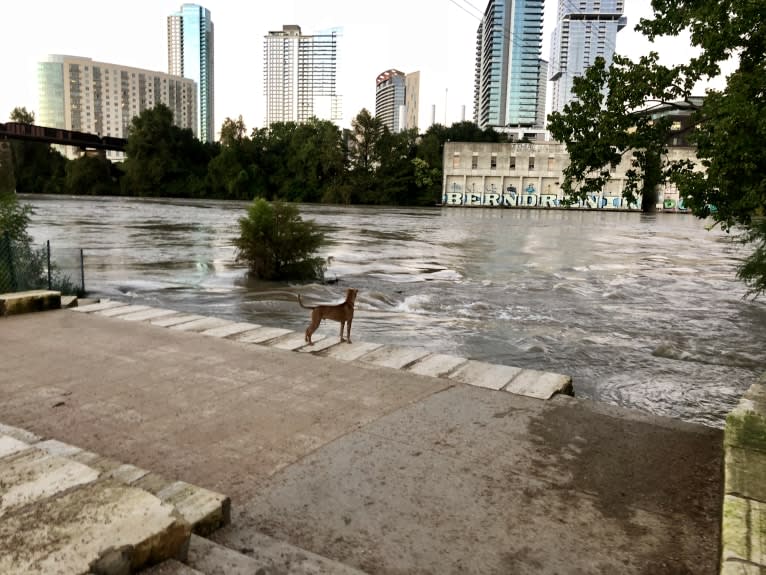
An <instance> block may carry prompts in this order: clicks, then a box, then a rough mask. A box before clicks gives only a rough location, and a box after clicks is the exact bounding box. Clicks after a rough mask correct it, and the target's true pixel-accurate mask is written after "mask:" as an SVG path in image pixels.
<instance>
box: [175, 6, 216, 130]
mask: <svg viewBox="0 0 766 575" xmlns="http://www.w3.org/2000/svg"><path fill="white" fill-rule="evenodd" d="M168 72H169V73H170V74H173V75H174V76H183V77H184V78H190V79H192V80H194V81H195V82H196V83H197V94H198V96H197V105H198V106H199V108H198V113H197V117H198V118H199V125H198V126H197V127H196V128H195V131H194V133H195V135H196V136H197V137H198V138H199V139H200V140H202V141H203V142H212V141H213V140H214V139H215V121H214V118H213V111H214V107H213V106H214V97H213V94H214V80H213V77H214V75H213V21H212V20H211V19H210V10H208V9H207V8H203V7H202V6H198V5H197V4H183V5H182V6H181V9H180V10H179V11H178V12H176V13H175V14H171V15H170V16H168Z"/></svg>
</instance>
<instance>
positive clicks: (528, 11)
mask: <svg viewBox="0 0 766 575" xmlns="http://www.w3.org/2000/svg"><path fill="white" fill-rule="evenodd" d="M543 3H544V0H490V1H489V3H488V4H487V8H486V10H485V11H484V17H483V19H482V21H481V23H480V24H479V27H478V29H477V31H476V72H475V76H474V81H475V84H474V121H475V122H476V123H477V124H478V125H479V127H481V128H486V127H490V126H491V127H497V128H502V127H507V126H512V127H542V126H543V124H544V121H545V118H544V117H542V114H541V113H540V109H541V108H540V106H539V101H540V99H541V98H542V99H543V101H544V99H545V85H544V82H543V85H542V86H541V74H540V71H541V67H544V66H545V62H544V61H543V60H541V59H540V52H541V50H542V32H543ZM543 109H544V106H543Z"/></svg>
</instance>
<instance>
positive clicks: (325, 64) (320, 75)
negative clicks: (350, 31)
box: [263, 25, 341, 126]
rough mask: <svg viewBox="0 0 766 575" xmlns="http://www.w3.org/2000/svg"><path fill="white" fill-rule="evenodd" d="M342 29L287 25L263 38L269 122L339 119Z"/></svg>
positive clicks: (266, 122)
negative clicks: (307, 30)
mask: <svg viewBox="0 0 766 575" xmlns="http://www.w3.org/2000/svg"><path fill="white" fill-rule="evenodd" d="M337 48H338V32H337V30H329V31H327V32H322V33H319V34H315V35H303V34H302V33H301V28H300V26H295V25H285V26H282V30H279V31H275V32H269V33H268V34H267V35H266V36H265V37H264V42H263V92H264V95H265V96H266V118H265V124H266V126H269V125H270V124H273V123H275V122H297V123H303V122H306V121H307V120H309V119H310V118H312V117H317V118H319V119H320V120H328V121H331V122H338V121H340V120H341V99H340V96H339V95H338V93H337V87H336V67H337Z"/></svg>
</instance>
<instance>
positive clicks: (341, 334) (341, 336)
mask: <svg viewBox="0 0 766 575" xmlns="http://www.w3.org/2000/svg"><path fill="white" fill-rule="evenodd" d="M345 324H346V322H345V321H343V320H340V341H341V343H343V342H344V341H346V340H345V339H343V326H344V325H345Z"/></svg>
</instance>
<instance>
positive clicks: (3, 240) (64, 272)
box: [0, 234, 85, 296]
mask: <svg viewBox="0 0 766 575" xmlns="http://www.w3.org/2000/svg"><path fill="white" fill-rule="evenodd" d="M33 289H51V290H56V291H60V292H61V293H62V294H65V295H78V296H83V295H85V270H84V267H83V254H82V249H79V248H69V249H58V250H51V245H50V242H46V243H45V244H44V245H42V246H33V245H28V244H26V243H24V242H17V241H14V240H12V239H11V238H10V237H9V236H8V234H3V235H0V293H8V292H19V291H26V290H33Z"/></svg>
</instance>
